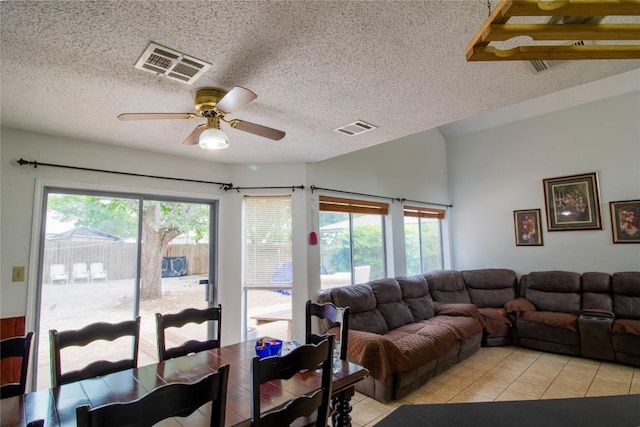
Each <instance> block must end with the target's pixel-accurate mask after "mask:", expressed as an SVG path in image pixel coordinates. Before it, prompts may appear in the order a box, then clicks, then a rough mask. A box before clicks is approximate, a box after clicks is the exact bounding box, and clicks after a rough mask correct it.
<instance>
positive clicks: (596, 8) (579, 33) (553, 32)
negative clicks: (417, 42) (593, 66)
mask: <svg viewBox="0 0 640 427" xmlns="http://www.w3.org/2000/svg"><path fill="white" fill-rule="evenodd" d="M545 16H546V17H549V19H550V20H551V18H552V17H562V18H561V20H558V21H559V22H562V21H569V22H571V18H572V17H573V18H576V20H577V21H580V20H583V19H585V18H590V17H597V19H594V20H591V22H586V23H546V24H528V23H522V22H518V23H510V22H509V21H510V19H511V18H512V17H531V18H537V19H539V17H545ZM612 16H617V17H619V16H625V17H629V16H631V17H633V16H635V17H638V18H639V19H638V20H635V21H636V22H639V23H629V22H628V19H627V22H624V23H613V22H611V23H609V22H606V23H599V21H600V17H612ZM587 21H589V20H588V19H587ZM514 37H529V38H530V39H531V40H533V41H559V42H562V41H564V42H566V43H560V44H555V45H544V46H542V45H524V46H517V47H514V48H509V49H498V48H497V47H495V46H493V45H491V42H494V41H506V40H510V39H512V38H514ZM601 40H607V41H618V42H619V43H617V44H611V45H598V44H597V43H593V45H592V44H591V43H589V42H590V41H601ZM576 41H584V42H586V45H585V46H571V44H572V43H574V42H576ZM466 57H467V61H503V60H546V59H570V60H573V59H640V0H601V1H596V0H551V1H547V0H502V1H501V2H500V3H499V4H498V5H497V7H496V8H495V9H494V11H493V12H492V13H491V15H490V16H489V18H488V19H487V20H486V21H485V22H484V23H483V25H482V26H481V27H480V29H479V30H478V32H477V33H476V35H475V36H474V37H473V39H472V40H471V42H469V44H468V45H467V48H466Z"/></svg>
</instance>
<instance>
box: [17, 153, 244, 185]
mask: <svg viewBox="0 0 640 427" xmlns="http://www.w3.org/2000/svg"><path fill="white" fill-rule="evenodd" d="M18 164H19V165H20V166H24V165H33V168H34V169H35V168H37V167H38V166H52V167H56V168H65V169H75V170H81V171H89V172H102V173H111V174H115V175H127V176H137V177H141V178H156V179H168V180H171V181H185V182H198V183H200V184H214V185H219V186H220V188H221V189H223V190H227V189H228V188H233V184H231V183H230V182H229V183H227V182H215V181H201V180H199V179H187V178H174V177H169V176H159V175H146V174H141V173H132V172H120V171H112V170H106V169H93V168H83V167H80V166H69V165H57V164H55V163H42V162H38V161H35V160H34V161H28V160H24V159H20V160H18Z"/></svg>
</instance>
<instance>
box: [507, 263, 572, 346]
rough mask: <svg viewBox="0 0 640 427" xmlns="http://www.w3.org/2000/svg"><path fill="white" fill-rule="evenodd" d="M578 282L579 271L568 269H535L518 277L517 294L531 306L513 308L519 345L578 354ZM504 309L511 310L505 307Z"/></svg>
mask: <svg viewBox="0 0 640 427" xmlns="http://www.w3.org/2000/svg"><path fill="white" fill-rule="evenodd" d="M580 284H581V277H580V274H578V273H574V272H569V271H537V272H531V273H529V274H525V275H523V276H521V277H520V284H519V294H520V296H521V297H523V298H524V299H525V300H526V301H528V302H529V303H530V304H529V305H530V306H531V307H530V308H529V309H522V307H520V308H518V310H517V312H518V320H517V335H518V341H519V344H520V345H522V346H523V347H528V348H532V349H535V350H541V351H548V352H552V353H561V354H568V355H576V356H580V355H581V349H580V334H579V332H578V318H579V316H580V311H581V286H580ZM507 311H511V310H510V308H509V306H508V308H507Z"/></svg>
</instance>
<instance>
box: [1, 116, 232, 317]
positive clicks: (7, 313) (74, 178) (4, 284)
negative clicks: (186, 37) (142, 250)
mask: <svg viewBox="0 0 640 427" xmlns="http://www.w3.org/2000/svg"><path fill="white" fill-rule="evenodd" d="M1 132H2V133H1V137H2V165H1V173H2V181H1V182H2V207H1V208H2V214H1V218H2V223H1V225H0V231H1V233H2V237H3V238H2V254H3V257H2V259H1V261H0V264H1V268H2V269H1V277H0V280H1V282H0V283H1V285H0V286H1V287H0V292H1V295H2V301H1V303H0V317H3V318H4V317H12V316H21V315H24V314H25V313H26V312H27V301H28V296H27V291H28V288H29V287H30V286H31V287H32V288H33V286H34V285H35V276H36V273H37V270H36V268H37V265H36V264H37V260H36V255H35V253H34V251H35V247H34V248H33V250H32V242H34V239H35V240H37V238H38V233H39V230H38V229H37V226H38V225H39V223H40V213H39V203H40V202H41V197H42V195H41V194H37V191H38V189H40V190H41V189H42V186H43V185H44V184H50V185H58V186H62V187H71V188H74V187H80V188H88V189H103V190H114V191H124V192H140V193H148V194H170V195H177V196H185V197H193V198H197V199H203V200H215V199H221V197H222V196H223V194H222V193H223V192H222V193H221V190H219V186H217V185H209V184H200V183H191V182H177V181H170V180H161V179H153V178H139V177H131V176H123V175H112V174H106V173H97V172H87V171H79V170H71V169H62V168H56V167H49V166H38V167H37V168H34V167H33V166H19V165H18V164H17V163H16V161H17V160H19V159H20V158H23V159H25V160H28V161H38V162H42V163H51V164H62V165H72V166H79V167H84V168H95V169H107V170H116V171H123V172H132V173H139V174H147V175H157V176H168V177H177V178H188V179H197V180H203V181H219V182H228V177H229V171H228V167H227V166H225V165H221V164H212V163H209V162H201V161H193V160H186V159H176V158H174V157H170V156H165V155H160V154H154V153H148V152H142V151H137V150H130V149H126V148H121V147H119V148H113V147H110V146H106V145H102V144H92V143H87V142H82V141H75V140H70V139H67V138H58V137H52V136H47V135H41V134H36V133H29V132H22V131H16V130H11V129H4V128H3V129H2V130H1ZM221 209H224V202H223V201H222V202H221ZM34 224H35V225H36V226H35V227H36V228H34ZM16 265H24V266H27V273H26V282H24V283H12V282H11V268H12V266H16ZM34 289H35V288H33V289H31V290H32V291H34ZM29 300H30V302H33V300H34V297H33V294H30V295H29ZM31 320H32V319H27V322H28V323H27V325H28V326H29V322H30V321H31Z"/></svg>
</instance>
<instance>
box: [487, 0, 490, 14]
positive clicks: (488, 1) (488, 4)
mask: <svg viewBox="0 0 640 427" xmlns="http://www.w3.org/2000/svg"><path fill="white" fill-rule="evenodd" d="M487 9H489V13H487V16H491V0H487Z"/></svg>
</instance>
